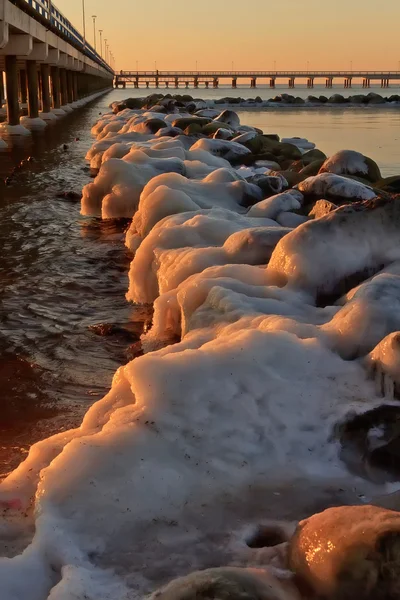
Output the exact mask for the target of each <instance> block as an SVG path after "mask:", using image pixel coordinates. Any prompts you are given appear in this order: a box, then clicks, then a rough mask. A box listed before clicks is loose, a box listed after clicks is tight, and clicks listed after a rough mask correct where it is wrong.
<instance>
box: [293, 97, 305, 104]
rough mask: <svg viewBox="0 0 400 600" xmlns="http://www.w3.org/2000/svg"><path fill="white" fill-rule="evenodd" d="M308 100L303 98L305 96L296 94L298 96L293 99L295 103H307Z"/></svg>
mask: <svg viewBox="0 0 400 600" xmlns="http://www.w3.org/2000/svg"><path fill="white" fill-rule="evenodd" d="M305 103H306V101H305V100H303V98H300V96H296V98H295V99H294V101H293V104H305Z"/></svg>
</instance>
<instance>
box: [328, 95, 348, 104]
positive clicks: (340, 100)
mask: <svg viewBox="0 0 400 600" xmlns="http://www.w3.org/2000/svg"><path fill="white" fill-rule="evenodd" d="M328 102H329V103H330V104H345V103H346V102H347V99H346V98H344V96H342V94H333V96H331V97H330V98H329V100H328Z"/></svg>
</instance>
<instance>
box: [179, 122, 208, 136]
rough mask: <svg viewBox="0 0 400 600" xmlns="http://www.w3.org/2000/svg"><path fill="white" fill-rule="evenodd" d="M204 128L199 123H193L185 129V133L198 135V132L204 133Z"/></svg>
mask: <svg viewBox="0 0 400 600" xmlns="http://www.w3.org/2000/svg"><path fill="white" fill-rule="evenodd" d="M202 131H203V128H202V126H201V125H199V123H191V124H190V125H188V126H187V127H186V129H185V130H184V132H183V133H184V134H185V135H197V134H198V133H202Z"/></svg>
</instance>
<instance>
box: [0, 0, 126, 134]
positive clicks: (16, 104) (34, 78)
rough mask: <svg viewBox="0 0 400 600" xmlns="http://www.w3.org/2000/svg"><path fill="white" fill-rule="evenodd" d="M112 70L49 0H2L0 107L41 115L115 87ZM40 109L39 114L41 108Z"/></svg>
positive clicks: (16, 119) (12, 120) (11, 121)
mask: <svg viewBox="0 0 400 600" xmlns="http://www.w3.org/2000/svg"><path fill="white" fill-rule="evenodd" d="M113 81H114V71H113V69H112V68H111V67H110V65H109V64H108V63H107V62H106V61H105V60H104V59H103V58H102V56H100V55H99V54H98V53H97V52H96V50H95V49H94V48H93V47H92V46H91V45H90V44H89V43H88V42H87V40H86V39H85V38H84V37H83V36H82V35H81V34H80V33H79V32H78V30H77V29H76V27H74V25H73V24H72V23H70V22H69V21H68V20H67V19H66V18H65V17H64V16H63V14H62V13H61V12H60V11H59V10H58V9H57V7H56V6H55V5H54V4H53V2H52V1H51V0H12V1H11V0H0V109H1V108H2V106H3V104H4V103H5V102H6V108H7V123H8V125H10V126H16V125H19V124H20V116H21V108H22V107H25V105H26V104H27V109H28V118H31V119H37V118H38V117H39V116H42V117H43V118H45V117H46V115H48V114H51V113H52V112H56V111H57V109H58V110H59V109H60V108H62V107H63V106H66V105H68V104H71V103H73V102H76V101H78V100H80V99H82V98H84V97H85V96H88V95H90V94H93V93H95V92H98V91H101V90H103V89H108V88H112V86H113ZM40 111H41V112H40Z"/></svg>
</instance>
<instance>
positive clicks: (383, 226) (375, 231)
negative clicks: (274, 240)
mask: <svg viewBox="0 0 400 600" xmlns="http://www.w3.org/2000/svg"><path fill="white" fill-rule="evenodd" d="M399 211H400V203H399V201H398V200H389V201H375V202H374V201H373V202H365V203H360V204H356V205H354V206H349V207H347V206H344V207H342V208H339V209H337V210H336V211H334V212H332V213H330V214H328V215H326V216H325V217H321V218H320V219H316V220H314V221H309V222H307V223H304V224H303V225H300V226H299V227H298V228H297V229H295V230H294V231H293V232H292V233H290V234H289V235H287V236H286V237H285V238H283V239H282V240H281V241H280V242H279V243H278V245H277V247H276V249H275V251H274V253H273V255H272V257H271V261H270V263H269V266H268V269H269V271H270V272H271V273H274V274H275V276H276V279H277V281H280V282H281V283H284V282H289V283H290V284H291V285H294V286H299V287H300V288H303V289H307V290H308V291H310V292H312V293H313V294H317V293H324V294H331V293H334V292H335V289H337V286H338V285H339V284H340V283H341V282H342V281H343V280H344V279H345V278H346V277H349V276H350V275H355V274H360V273H363V272H365V273H366V277H367V276H368V272H369V271H371V270H372V271H373V270H374V269H375V271H376V270H378V269H379V268H380V267H381V266H382V265H385V264H390V263H391V262H394V261H396V260H399V258H400V250H399V246H398V243H399V239H400V238H399V229H398V223H399ZM338 291H339V290H338ZM338 295H339V294H338Z"/></svg>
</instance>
